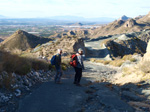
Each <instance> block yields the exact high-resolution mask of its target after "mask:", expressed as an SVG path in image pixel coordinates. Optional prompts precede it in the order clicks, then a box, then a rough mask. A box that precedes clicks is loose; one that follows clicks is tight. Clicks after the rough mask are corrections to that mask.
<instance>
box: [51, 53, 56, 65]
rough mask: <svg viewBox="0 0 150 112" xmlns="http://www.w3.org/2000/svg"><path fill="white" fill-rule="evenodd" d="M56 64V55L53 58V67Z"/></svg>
mask: <svg viewBox="0 0 150 112" xmlns="http://www.w3.org/2000/svg"><path fill="white" fill-rule="evenodd" d="M55 64H56V55H54V56H53V57H52V58H51V65H55Z"/></svg>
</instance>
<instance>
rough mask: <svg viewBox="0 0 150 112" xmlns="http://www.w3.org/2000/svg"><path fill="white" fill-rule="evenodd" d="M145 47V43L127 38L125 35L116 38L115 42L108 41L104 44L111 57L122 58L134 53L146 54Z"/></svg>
mask: <svg viewBox="0 0 150 112" xmlns="http://www.w3.org/2000/svg"><path fill="white" fill-rule="evenodd" d="M146 45H147V44H146V42H144V41H142V40H140V39H138V38H136V37H134V38H129V37H127V36H125V35H122V36H120V37H118V38H117V39H116V40H110V41H108V42H107V43H106V44H105V46H106V47H107V49H108V50H109V52H110V54H111V56H112V57H118V56H121V57H123V56H124V55H128V54H134V53H138V54H141V55H143V54H144V53H145V52H146Z"/></svg>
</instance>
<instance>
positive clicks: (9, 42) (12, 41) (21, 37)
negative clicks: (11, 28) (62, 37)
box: [1, 30, 50, 51]
mask: <svg viewBox="0 0 150 112" xmlns="http://www.w3.org/2000/svg"><path fill="white" fill-rule="evenodd" d="M48 41H50V39H47V38H42V37H37V36H35V35H32V34H29V33H27V32H25V31H22V30H18V31H16V32H15V33H14V34H13V35H11V36H10V37H9V38H7V39H6V40H5V41H3V42H2V43H1V48H4V49H9V50H12V49H20V50H23V51H24V50H27V49H29V48H34V47H36V46H37V45H38V44H43V43H46V42H48Z"/></svg>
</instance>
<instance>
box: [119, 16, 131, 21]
mask: <svg viewBox="0 0 150 112" xmlns="http://www.w3.org/2000/svg"><path fill="white" fill-rule="evenodd" d="M128 19H129V17H127V16H126V15H123V16H122V17H120V18H119V20H124V21H126V20H128Z"/></svg>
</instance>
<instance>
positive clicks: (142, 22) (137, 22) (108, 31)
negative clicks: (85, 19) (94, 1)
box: [90, 12, 150, 38]
mask: <svg viewBox="0 0 150 112" xmlns="http://www.w3.org/2000/svg"><path fill="white" fill-rule="evenodd" d="M124 17H125V16H124ZM125 18H126V17H125ZM122 19H123V18H122ZM122 19H118V20H115V21H113V22H111V23H109V24H107V25H104V26H102V27H99V28H97V29H95V30H93V31H90V32H91V33H90V34H91V35H90V37H92V38H97V37H99V36H107V35H115V34H122V33H131V32H140V31H142V30H145V29H150V12H149V13H148V14H147V15H145V16H140V17H139V19H134V18H129V19H127V18H126V19H127V20H122Z"/></svg>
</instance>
